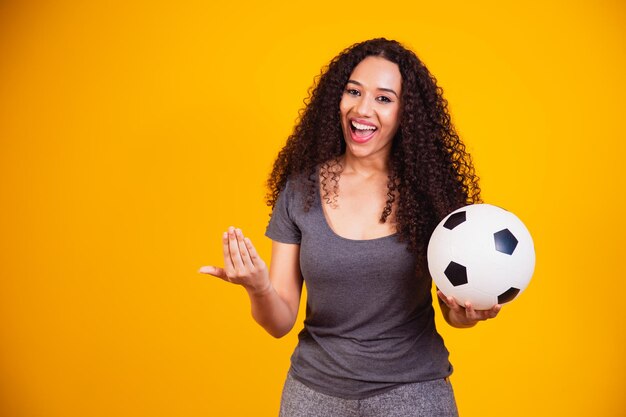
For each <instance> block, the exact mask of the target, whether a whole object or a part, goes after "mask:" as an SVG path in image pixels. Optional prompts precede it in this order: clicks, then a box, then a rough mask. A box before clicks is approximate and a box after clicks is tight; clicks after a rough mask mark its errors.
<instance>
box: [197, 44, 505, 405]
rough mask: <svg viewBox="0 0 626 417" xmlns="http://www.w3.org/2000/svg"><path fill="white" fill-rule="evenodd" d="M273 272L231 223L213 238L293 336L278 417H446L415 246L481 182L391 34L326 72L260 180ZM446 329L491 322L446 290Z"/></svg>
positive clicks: (443, 108) (238, 280) (274, 327)
mask: <svg viewBox="0 0 626 417" xmlns="http://www.w3.org/2000/svg"><path fill="white" fill-rule="evenodd" d="M268 185H269V189H270V192H269V194H268V204H270V205H271V206H272V207H273V212H272V217H271V220H270V222H269V225H268V227H267V232H266V235H267V236H268V237H269V238H271V239H272V241H273V243H272V261H271V270H269V271H268V270H267V268H266V266H265V263H264V262H263V260H262V259H261V258H260V257H259V255H258V253H257V252H256V250H255V248H254V246H253V245H252V242H251V241H250V239H248V238H247V237H244V235H243V234H242V232H241V230H239V229H235V228H232V227H231V228H229V230H228V232H226V233H224V235H223V239H222V243H223V249H224V262H225V266H224V268H218V267H213V266H207V267H203V268H201V272H204V273H208V274H211V275H214V276H217V277H219V278H222V279H224V280H227V281H229V282H232V283H235V284H239V285H242V286H243V287H244V288H245V289H246V290H247V292H248V294H249V296H250V301H251V304H252V315H253V317H254V319H255V320H256V321H257V322H258V323H259V324H260V325H261V326H263V327H264V328H265V329H266V330H267V331H268V332H269V333H270V334H271V335H273V336H275V337H282V336H284V335H285V334H287V333H288V332H289V331H290V330H291V329H292V327H293V325H294V323H295V320H296V316H297V313H298V306H299V303H300V295H301V290H302V283H303V282H306V283H307V292H308V298H307V313H306V319H305V322H304V329H303V330H302V331H301V332H300V334H299V343H298V346H297V347H296V349H295V352H294V354H293V355H292V358H291V368H290V370H289V373H288V376H287V381H286V383H285V387H284V389H283V395H282V400H281V415H282V416H305V415H306V416H322V415H331V416H343V415H363V416H365V415H371V416H396V415H397V416H416V415H425V416H435V415H437V416H439V415H441V416H455V415H457V410H456V404H455V401H454V394H453V391H452V387H451V385H450V383H449V380H448V376H449V375H450V374H451V373H452V366H451V365H450V363H449V361H448V351H447V350H446V348H445V346H444V344H443V340H442V338H441V337H440V336H439V334H438V333H437V331H436V329H435V322H434V310H433V307H432V297H431V292H430V289H431V283H432V281H431V278H430V276H429V274H428V270H427V265H426V255H425V254H426V246H427V244H428V239H429V237H430V234H431V233H432V231H433V229H434V227H435V226H436V224H437V223H438V222H439V221H440V220H441V219H442V218H443V217H444V216H445V215H446V214H448V213H449V212H451V211H452V210H454V209H456V208H459V207H461V206H463V205H465V204H469V203H476V202H479V201H480V196H479V193H480V189H479V187H478V178H477V177H476V176H475V174H474V170H473V167H472V164H471V159H470V157H469V155H468V154H467V153H466V152H465V147H464V145H463V144H462V143H461V141H460V140H459V137H458V135H457V134H456V132H455V130H454V128H453V126H452V124H451V122H450V116H449V114H448V111H447V103H446V101H445V100H444V99H443V97H442V90H441V88H439V87H438V86H437V85H436V80H435V78H434V77H433V76H432V75H431V74H430V73H429V71H428V70H427V69H426V67H425V66H424V65H423V63H422V62H421V61H420V60H419V59H418V58H417V57H416V56H415V54H414V53H413V52H411V51H409V50H407V49H405V48H404V47H403V46H402V45H401V44H399V43H398V42H395V41H390V40H386V39H383V38H380V39H373V40H369V41H366V42H362V43H359V44H355V45H353V46H352V47H350V48H348V49H346V50H345V51H343V52H342V53H341V54H339V55H338V56H337V57H336V58H334V59H333V60H332V61H331V63H330V64H329V66H328V67H327V68H326V69H325V71H323V73H322V74H321V76H320V77H319V79H318V80H317V85H316V86H315V88H314V89H313V90H312V92H311V95H310V97H309V100H308V103H307V105H306V108H305V109H304V110H303V112H302V113H301V118H300V121H299V123H298V125H297V126H296V127H295V129H294V132H293V134H292V135H291V136H290V137H289V138H288V140H287V144H286V146H285V147H284V148H283V149H282V151H281V152H280V153H279V155H278V158H277V160H276V162H275V164H274V169H273V171H272V173H271V175H270V178H269V181H268ZM437 294H438V296H439V305H440V307H441V310H442V312H443V316H444V317H445V319H446V321H447V322H448V323H449V324H450V325H452V326H454V327H471V326H473V325H475V324H476V323H477V322H478V321H480V320H485V319H488V318H493V317H495V316H496V315H497V314H498V311H499V310H500V306H499V305H496V306H494V307H493V308H491V309H490V310H482V311H478V310H474V309H473V308H472V306H471V305H470V304H467V305H465V306H464V307H461V306H459V305H458V304H457V303H456V302H455V300H454V299H453V298H451V297H445V296H444V295H443V294H442V293H441V292H439V291H438V292H437Z"/></svg>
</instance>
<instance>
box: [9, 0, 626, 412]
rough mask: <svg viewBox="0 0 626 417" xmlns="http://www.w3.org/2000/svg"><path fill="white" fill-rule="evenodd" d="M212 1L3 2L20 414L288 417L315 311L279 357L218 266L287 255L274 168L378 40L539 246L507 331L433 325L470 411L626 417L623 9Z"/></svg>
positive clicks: (14, 387) (505, 313)
mask: <svg viewBox="0 0 626 417" xmlns="http://www.w3.org/2000/svg"><path fill="white" fill-rule="evenodd" d="M215 3H217V5H214V4H212V2H202V1H197V2H184V3H180V4H178V3H176V2H162V1H134V2H125V1H106V2H105V1H92V2H78V1H54V2H52V1H39V2H37V1H33V2H28V1H27V2H17V1H4V2H2V3H0V204H1V208H2V211H1V216H0V274H1V279H0V415H2V416H11V417H40V416H42V417H43V416H45V417H56V416H59V417H61V416H62V417H73V416H81V417H84V416H93V417H97V416H112V415H116V416H190V417H192V416H275V415H277V409H278V403H279V397H280V391H281V388H282V383H283V381H284V377H285V374H286V371H287V369H288V366H289V356H290V354H291V352H292V350H293V348H294V346H295V343H296V334H297V330H299V328H300V327H301V319H302V318H300V320H299V321H298V324H297V326H296V327H297V329H294V330H293V331H292V332H291V333H290V334H289V335H288V336H287V337H285V338H283V339H279V340H276V339H274V338H272V337H271V336H269V335H267V334H266V333H265V332H264V331H263V330H262V329H261V328H260V327H259V326H258V325H256V324H255V323H254V322H253V320H252V319H251V317H250V313H249V302H248V299H247V296H246V294H245V291H243V290H242V289H241V288H240V287H235V286H232V285H230V284H227V283H224V282H222V281H220V280H218V279H212V278H211V277H209V276H204V275H200V274H198V273H197V272H196V271H197V269H198V267H199V266H201V265H206V264H221V263H222V260H221V248H220V234H221V233H222V231H224V230H225V229H226V228H227V227H228V226H229V225H235V226H239V227H242V228H243V230H244V232H246V233H247V234H248V235H249V236H251V238H252V239H253V241H254V242H255V243H256V245H257V247H258V249H259V250H260V252H261V254H262V255H263V256H264V257H265V258H266V259H269V248H270V243H269V241H268V239H266V238H265V237H264V236H263V233H264V229H265V225H266V222H267V219H268V212H269V211H268V208H267V207H265V205H264V203H263V196H264V193H265V190H264V182H265V179H266V177H267V174H268V172H269V169H270V167H271V164H272V162H273V158H274V157H275V155H276V152H277V151H278V149H280V147H281V146H282V145H283V143H284V140H285V139H286V137H287V135H288V134H289V133H290V132H291V129H292V127H293V124H294V121H295V119H296V117H297V111H298V109H300V107H301V106H302V100H303V98H304V97H305V96H306V92H307V89H308V87H309V86H310V85H311V83H312V81H313V77H314V76H315V75H316V74H318V73H319V70H320V68H321V67H322V66H323V65H325V64H326V63H327V62H328V61H329V60H330V59H331V58H332V57H333V56H335V55H336V54H337V53H338V52H339V51H340V50H342V49H343V48H344V47H346V46H348V45H351V44H352V43H354V42H357V41H361V40H365V39H368V38H372V37H378V36H385V37H388V38H394V39H397V40H400V41H401V42H403V43H405V44H406V45H407V46H409V47H411V48H412V49H414V50H415V51H416V52H417V53H418V55H419V56H420V57H421V58H422V59H423V60H424V62H425V63H426V64H427V66H428V67H429V69H430V70H431V71H432V72H433V73H434V74H435V76H436V77H437V79H438V80H439V83H440V85H441V86H442V87H443V88H444V91H445V96H446V98H447V99H448V100H449V103H450V109H451V112H452V116H453V120H454V122H455V123H456V126H457V128H458V130H459V132H460V134H461V136H462V137H463V138H464V140H465V142H466V143H467V145H468V147H469V149H470V151H471V152H472V155H473V157H474V161H475V163H476V167H477V170H478V174H479V175H480V177H481V178H482V183H481V185H482V188H483V196H484V199H485V200H486V202H490V203H493V204H497V205H500V206H503V207H506V208H508V209H509V210H511V211H513V212H514V213H516V214H517V215H518V216H519V217H520V218H521V219H522V220H523V221H524V222H525V223H526V225H527V226H528V228H529V229H530V231H531V233H532V234H533V236H534V239H535V246H536V251H537V268H536V273H535V276H534V278H533V280H532V281H531V284H530V286H529V287H528V289H527V290H526V292H524V293H523V294H522V295H521V296H520V298H519V299H518V300H516V301H515V302H514V303H512V304H510V305H507V306H505V308H504V309H503V310H502V312H501V314H500V316H499V317H498V318H497V319H496V320H492V321H490V322H486V323H481V324H480V325H479V326H477V327H476V328H474V329H470V330H461V329H453V328H450V327H448V326H447V325H446V324H445V323H444V322H443V321H442V320H441V316H440V313H439V312H438V313H437V314H438V317H437V320H438V326H439V329H440V332H441V333H442V334H443V336H444V338H445V340H446V344H447V346H448V348H449V350H450V351H451V362H452V363H453V365H454V366H455V373H454V375H453V377H452V382H453V384H454V387H455V391H456V396H457V400H458V404H459V409H460V412H461V415H462V416H470V417H471V416H476V417H490V416H502V415H506V416H528V415H533V416H561V415H563V416H565V415H566V416H570V417H575V416H623V415H625V413H626V411H625V410H626V399H625V396H624V394H623V393H624V389H625V387H626V359H625V356H626V355H625V353H626V352H625V348H626V343H625V342H626V329H625V325H624V294H625V290H626V285H625V283H624V281H625V274H624V269H625V268H624V259H625V255H624V253H623V251H624V249H625V247H626V246H625V245H624V235H625V232H626V227H625V225H624V224H625V222H626V218H625V214H626V212H625V210H624V202H625V201H624V200H625V199H624V195H625V192H624V190H623V185H624V184H623V183H624V175H623V173H624V162H623V161H624V151H623V146H624V140H625V139H626V137H625V135H624V119H625V115H624V97H626V83H625V81H624V73H625V70H626V65H625V63H626V47H625V46H626V42H625V40H626V39H625V34H626V30H625V29H624V24H625V22H626V19H625V17H626V7H625V5H624V3H623V2H621V1H586V2H584V1H576V2H571V1H548V2H543V1H530V2H511V3H509V4H508V5H507V4H502V2H499V1H489V2H487V1H479V2H462V1H459V2H450V1H445V2H422V1H417V2H415V1H403V2H395V3H394V2H384V1H361V2H356V3H355V2H337V1H327V0H320V1H316V2H306V3H305V2H287V1H285V2H275V1H269V2H247V3H246V2H225V1H221V2H215ZM175 4H176V5H175ZM301 313H302V310H301Z"/></svg>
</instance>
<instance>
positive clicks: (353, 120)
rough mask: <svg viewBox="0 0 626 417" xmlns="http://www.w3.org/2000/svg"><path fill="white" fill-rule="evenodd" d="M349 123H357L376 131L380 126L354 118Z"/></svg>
mask: <svg viewBox="0 0 626 417" xmlns="http://www.w3.org/2000/svg"><path fill="white" fill-rule="evenodd" d="M348 121H349V122H350V124H352V122H357V123H359V124H362V125H366V126H373V127H375V128H376V129H378V126H376V125H375V124H374V123H372V122H369V121H367V120H365V119H357V118H354V117H352V118H350V119H348Z"/></svg>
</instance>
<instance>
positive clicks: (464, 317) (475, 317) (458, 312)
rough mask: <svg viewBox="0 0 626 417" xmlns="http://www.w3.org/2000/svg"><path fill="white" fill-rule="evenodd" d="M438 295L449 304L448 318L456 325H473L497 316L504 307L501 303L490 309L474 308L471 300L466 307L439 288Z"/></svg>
mask: <svg viewBox="0 0 626 417" xmlns="http://www.w3.org/2000/svg"><path fill="white" fill-rule="evenodd" d="M437 295H438V296H439V299H440V300H441V301H442V302H443V303H444V304H445V305H446V306H448V314H447V317H446V320H447V321H448V323H450V325H451V326H454V327H472V326H474V325H476V323H478V322H479V321H483V320H487V319H492V318H494V317H496V316H497V315H498V312H499V311H500V309H501V308H502V306H501V305H500V304H496V305H495V306H493V307H491V308H490V309H489V310H474V307H472V303H470V302H469V301H467V302H466V303H465V307H463V306H460V305H459V304H458V303H457V302H456V300H455V299H454V297H446V296H445V295H444V294H443V293H442V292H441V290H437ZM444 315H445V314H444Z"/></svg>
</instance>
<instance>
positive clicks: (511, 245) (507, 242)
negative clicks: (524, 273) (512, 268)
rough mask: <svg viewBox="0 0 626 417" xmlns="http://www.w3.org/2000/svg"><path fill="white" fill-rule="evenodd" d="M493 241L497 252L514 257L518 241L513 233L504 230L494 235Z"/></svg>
mask: <svg viewBox="0 0 626 417" xmlns="http://www.w3.org/2000/svg"><path fill="white" fill-rule="evenodd" d="M493 239H494V240H495V242H496V250H497V251H498V252H502V253H506V254H507V255H513V251H514V250H515V247H516V246H517V239H515V236H513V233H511V232H510V231H509V229H503V230H500V231H499V232H496V233H494V234H493Z"/></svg>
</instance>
